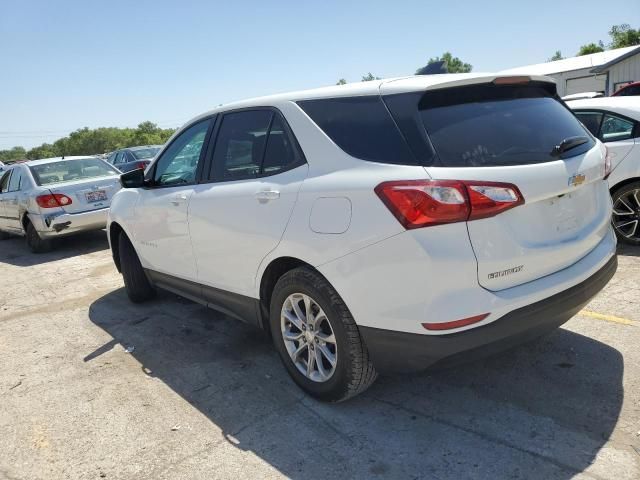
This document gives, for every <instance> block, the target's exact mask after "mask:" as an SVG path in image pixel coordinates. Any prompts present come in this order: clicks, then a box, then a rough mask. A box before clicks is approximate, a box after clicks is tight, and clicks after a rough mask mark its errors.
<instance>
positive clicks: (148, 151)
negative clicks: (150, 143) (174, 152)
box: [131, 147, 160, 160]
mask: <svg viewBox="0 0 640 480" xmlns="http://www.w3.org/2000/svg"><path fill="white" fill-rule="evenodd" d="M159 151H160V147H149V148H141V149H140V150H131V153H133V156H134V157H136V158H137V159H138V160H144V159H145V158H153V157H155V156H156V153H158V152H159Z"/></svg>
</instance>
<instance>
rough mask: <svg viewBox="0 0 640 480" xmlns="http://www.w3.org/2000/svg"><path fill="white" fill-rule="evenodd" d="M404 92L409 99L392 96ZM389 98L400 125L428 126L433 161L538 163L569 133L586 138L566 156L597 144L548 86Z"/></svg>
mask: <svg viewBox="0 0 640 480" xmlns="http://www.w3.org/2000/svg"><path fill="white" fill-rule="evenodd" d="M403 96H408V98H393V97H403ZM410 99H412V101H411V100H410ZM385 101H387V103H388V104H389V108H390V110H391V112H392V113H393V114H394V116H397V117H398V118H397V121H398V124H399V125H401V126H402V125H404V124H409V123H412V122H418V124H419V126H420V127H422V128H423V129H424V132H425V134H426V136H427V141H428V142H429V147H430V148H433V150H435V153H436V156H435V159H434V160H433V164H434V165H439V166H445V167H492V166H506V165H526V164H536V163H543V162H549V161H553V160H557V159H558V157H557V156H554V155H553V154H552V152H553V150H554V147H555V146H556V145H559V144H560V143H561V142H562V141H563V140H565V139H567V138H570V137H585V138H586V140H587V141H586V142H585V143H583V144H581V145H579V146H577V147H575V148H572V149H570V150H567V151H566V152H565V153H564V154H563V155H562V158H567V157H570V156H574V155H578V154H581V153H584V152H586V151H587V150H589V149H590V148H592V147H593V145H594V141H593V139H592V138H591V136H589V135H588V133H587V131H586V130H585V129H584V127H583V126H582V125H581V124H580V122H578V121H577V119H576V117H574V115H573V114H572V113H571V112H570V111H569V110H568V109H567V108H566V107H565V106H564V105H563V104H562V103H560V101H558V100H557V99H556V97H555V94H554V92H553V91H551V90H550V89H549V88H548V87H547V86H545V85H540V84H538V85H536V84H529V85H526V86H516V85H500V86H496V85H493V84H488V85H477V86H470V87H458V88H451V89H442V90H433V91H428V92H426V93H418V94H416V93H409V94H399V95H393V96H389V97H387V98H386V99H385ZM411 119H413V120H411ZM404 128H407V127H404ZM413 128H414V129H415V126H413ZM409 133H411V132H409ZM409 133H407V135H409ZM412 134H413V135H414V136H416V133H415V132H413V133H412ZM416 138H417V137H416ZM417 142H418V141H417V140H416V141H415V142H412V146H413V144H416V143H417ZM425 151H428V149H425Z"/></svg>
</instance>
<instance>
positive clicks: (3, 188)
mask: <svg viewBox="0 0 640 480" xmlns="http://www.w3.org/2000/svg"><path fill="white" fill-rule="evenodd" d="M10 176H11V170H9V171H8V172H5V174H4V175H3V176H2V178H0V193H5V192H8V191H9V177H10Z"/></svg>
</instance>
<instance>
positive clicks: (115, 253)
mask: <svg viewBox="0 0 640 480" xmlns="http://www.w3.org/2000/svg"><path fill="white" fill-rule="evenodd" d="M121 233H124V234H125V235H127V233H126V232H125V231H124V228H122V226H121V225H120V224H119V223H118V222H111V224H110V225H109V232H108V234H109V245H110V246H111V256H112V257H113V263H115V265H116V268H117V269H118V272H120V273H122V270H121V268H120V243H119V242H118V238H119V237H120V234H121ZM127 237H128V235H127Z"/></svg>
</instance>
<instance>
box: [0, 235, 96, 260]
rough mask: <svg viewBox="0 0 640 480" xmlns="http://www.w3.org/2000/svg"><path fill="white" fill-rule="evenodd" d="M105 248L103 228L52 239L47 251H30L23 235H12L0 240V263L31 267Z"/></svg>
mask: <svg viewBox="0 0 640 480" xmlns="http://www.w3.org/2000/svg"><path fill="white" fill-rule="evenodd" d="M107 248H109V242H108V240H107V234H106V233H105V231H104V230H96V231H92V232H85V233H79V234H77V235H71V236H69V237H62V238H58V239H56V240H54V243H53V249H52V250H51V251H50V252H47V253H32V252H31V251H30V250H29V247H27V244H26V242H25V240H24V238H23V237H13V238H10V239H8V240H3V241H1V242H0V263H7V264H9V265H14V266H17V267H31V266H33V265H40V264H43V263H48V262H54V261H56V260H62V259H64V258H71V257H77V256H79V255H85V254H87V253H93V252H97V251H99V250H105V249H107Z"/></svg>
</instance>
